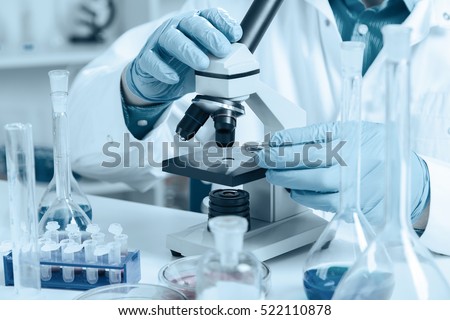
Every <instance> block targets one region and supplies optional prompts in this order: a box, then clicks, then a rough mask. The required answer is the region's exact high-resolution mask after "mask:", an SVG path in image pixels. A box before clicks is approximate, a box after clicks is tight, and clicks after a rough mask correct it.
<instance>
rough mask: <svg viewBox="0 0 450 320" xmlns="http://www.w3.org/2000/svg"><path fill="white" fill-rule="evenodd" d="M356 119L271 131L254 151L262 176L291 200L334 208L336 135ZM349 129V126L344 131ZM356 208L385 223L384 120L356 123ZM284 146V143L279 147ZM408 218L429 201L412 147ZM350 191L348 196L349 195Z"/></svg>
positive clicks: (337, 172) (425, 180) (424, 173)
mask: <svg viewBox="0 0 450 320" xmlns="http://www.w3.org/2000/svg"><path fill="white" fill-rule="evenodd" d="M354 125H355V122H348V123H345V125H344V126H342V127H341V125H340V124H339V123H324V124H318V125H311V126H308V127H304V128H295V129H288V130H283V131H279V132H276V133H275V134H274V135H273V136H272V138H271V140H270V143H269V147H268V148H265V149H264V150H261V151H259V153H258V164H259V166H261V167H263V168H267V169H268V171H267V173H266V177H267V180H268V181H269V182H270V183H272V184H275V185H279V186H283V187H285V188H288V189H291V197H292V199H294V200H295V201H297V202H299V203H301V204H302V205H305V206H307V207H310V208H314V209H318V210H323V211H329V212H337V210H338V209H339V202H340V199H339V197H340V196H339V192H340V190H339V188H340V165H341V164H343V161H344V162H345V163H347V162H346V159H343V158H342V157H341V156H340V153H339V151H340V150H341V149H342V148H343V145H342V144H341V143H340V140H341V136H344V138H343V139H344V140H345V133H346V132H352V130H350V129H351V128H350V127H349V126H354ZM347 129H349V130H347ZM360 143H361V173H360V174H361V210H362V212H363V213H364V214H365V215H366V217H367V219H368V220H369V221H370V222H371V223H372V224H373V225H377V226H379V225H380V224H381V223H383V222H384V208H383V198H384V191H385V184H384V179H383V178H384V167H385V148H384V145H385V139H384V125H382V124H376V123H371V122H362V124H361V141H360ZM283 145H284V146H283ZM411 173H412V174H411V210H412V213H411V218H412V221H413V223H414V221H416V220H417V219H418V218H419V216H420V214H421V212H422V211H423V209H424V208H425V205H426V203H427V200H428V195H429V173H428V168H427V166H426V164H425V162H424V161H423V160H422V159H421V158H420V157H418V156H417V155H416V154H415V153H414V152H411ZM349 196H351V195H349Z"/></svg>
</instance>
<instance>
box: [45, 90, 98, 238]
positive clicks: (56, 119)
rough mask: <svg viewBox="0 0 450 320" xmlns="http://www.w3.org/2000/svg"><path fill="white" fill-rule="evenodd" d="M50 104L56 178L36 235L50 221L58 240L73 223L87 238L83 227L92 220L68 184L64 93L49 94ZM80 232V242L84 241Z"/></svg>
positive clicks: (67, 148) (69, 172) (66, 122)
mask: <svg viewBox="0 0 450 320" xmlns="http://www.w3.org/2000/svg"><path fill="white" fill-rule="evenodd" d="M51 98H52V106H53V127H54V130H53V139H54V142H53V143H54V163H55V180H56V199H55V200H54V201H53V202H52V203H51V205H50V207H49V208H48V209H47V211H46V212H45V214H44V215H43V217H42V219H41V221H40V222H39V234H40V235H41V236H43V235H44V233H45V231H46V226H47V224H48V223H49V222H51V221H56V222H58V224H59V226H60V229H59V230H60V232H61V234H60V237H59V238H60V240H61V239H63V238H67V232H68V231H69V229H70V228H69V229H67V226H68V225H70V224H76V225H77V226H78V229H79V230H80V231H81V232H82V233H83V234H85V236H84V238H87V233H86V232H85V231H86V227H87V225H88V224H90V223H91V221H90V219H89V217H88V216H87V215H86V213H85V212H84V211H83V209H82V208H81V207H80V206H79V205H78V204H77V203H76V202H75V201H74V200H73V198H72V189H71V186H70V176H71V171H70V159H69V136H68V129H69V128H68V119H67V113H66V111H67V98H68V95H67V92H64V91H56V92H53V93H52V94H51ZM83 240H85V239H83V235H82V236H81V241H83Z"/></svg>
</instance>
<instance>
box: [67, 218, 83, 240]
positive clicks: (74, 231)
mask: <svg viewBox="0 0 450 320" xmlns="http://www.w3.org/2000/svg"><path fill="white" fill-rule="evenodd" d="M66 231H67V236H68V238H69V239H72V240H73V241H74V242H76V243H78V244H81V232H80V228H78V225H76V224H73V223H71V224H68V225H67V227H66Z"/></svg>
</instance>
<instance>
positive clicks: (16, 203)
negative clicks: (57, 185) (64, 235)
mask: <svg viewBox="0 0 450 320" xmlns="http://www.w3.org/2000/svg"><path fill="white" fill-rule="evenodd" d="M5 130H6V165H7V176H8V193H9V197H8V198H9V211H10V225H11V237H12V244H13V247H12V253H13V273H14V289H15V292H16V294H17V295H18V297H19V298H22V299H27V298H37V295H38V294H39V292H40V289H41V278H40V264H39V255H40V252H39V245H38V231H37V217H36V211H35V210H36V207H35V185H36V184H35V174H34V150H33V137H32V132H31V125H29V124H21V123H13V124H7V125H6V126H5Z"/></svg>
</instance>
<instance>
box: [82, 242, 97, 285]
mask: <svg viewBox="0 0 450 320" xmlns="http://www.w3.org/2000/svg"><path fill="white" fill-rule="evenodd" d="M83 245H84V258H85V262H86V263H87V264H95V263H96V262H97V257H96V256H95V254H94V251H95V247H96V246H97V243H96V242H95V241H94V240H92V239H90V240H85V241H84V242H83ZM86 280H87V282H88V283H90V284H95V283H97V281H98V270H97V268H86Z"/></svg>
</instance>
